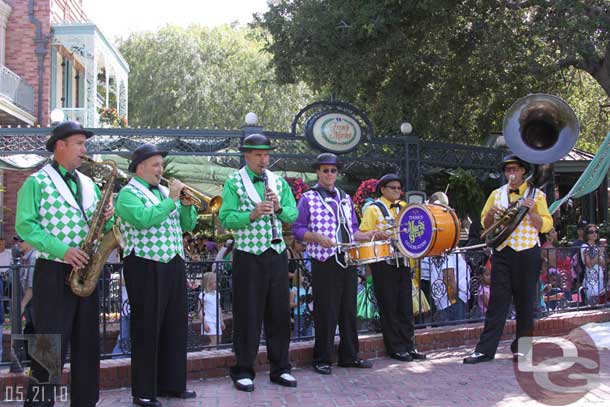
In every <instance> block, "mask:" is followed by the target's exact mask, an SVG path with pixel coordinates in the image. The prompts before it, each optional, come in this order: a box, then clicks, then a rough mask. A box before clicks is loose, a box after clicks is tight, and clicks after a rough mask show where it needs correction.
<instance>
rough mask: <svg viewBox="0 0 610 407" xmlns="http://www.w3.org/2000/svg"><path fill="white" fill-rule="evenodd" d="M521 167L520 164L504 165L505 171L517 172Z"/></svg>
mask: <svg viewBox="0 0 610 407" xmlns="http://www.w3.org/2000/svg"><path fill="white" fill-rule="evenodd" d="M520 168H521V167H520V166H518V165H517V166H514V167H510V166H506V167H504V171H505V172H517V171H519V169H520Z"/></svg>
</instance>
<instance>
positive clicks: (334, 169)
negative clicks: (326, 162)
mask: <svg viewBox="0 0 610 407" xmlns="http://www.w3.org/2000/svg"><path fill="white" fill-rule="evenodd" d="M321 171H322V172H323V173H324V174H328V173H331V174H336V173H337V169H336V168H324V169H323V170H321Z"/></svg>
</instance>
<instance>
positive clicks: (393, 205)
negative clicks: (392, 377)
mask: <svg viewBox="0 0 610 407" xmlns="http://www.w3.org/2000/svg"><path fill="white" fill-rule="evenodd" d="M401 192H402V180H401V179H400V177H399V176H398V175H396V174H386V175H384V176H383V177H381V178H380V179H379V183H378V184H377V194H378V195H380V198H379V199H377V200H376V201H375V202H374V203H373V204H371V205H369V206H367V208H366V209H365V210H364V214H363V216H362V223H361V225H360V230H361V231H364V232H367V231H377V232H376V237H378V238H381V239H384V240H385V239H389V237H390V234H391V231H390V230H389V229H388V228H389V227H391V226H393V225H395V220H396V217H397V216H398V213H399V212H400V209H401V208H403V207H404V206H406V203H405V202H404V201H401V200H400V195H401ZM370 266H371V271H372V274H373V288H374V290H375V298H376V299H377V307H378V309H379V316H380V318H381V328H382V332H383V343H384V344H385V348H386V352H387V354H388V355H389V356H390V357H391V358H393V359H396V360H400V361H405V362H411V361H413V360H423V359H426V355H424V354H423V353H420V352H418V351H417V350H416V349H415V341H414V339H415V334H414V330H415V327H414V323H413V301H412V293H411V291H412V284H411V271H410V269H409V268H408V267H407V265H405V262H404V259H403V258H399V259H398V264H397V262H396V259H392V260H387V261H385V260H384V261H380V262H377V263H372V264H371V265H370Z"/></svg>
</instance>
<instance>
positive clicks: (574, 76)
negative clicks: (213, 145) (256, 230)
mask: <svg viewBox="0 0 610 407" xmlns="http://www.w3.org/2000/svg"><path fill="white" fill-rule="evenodd" d="M255 26H257V27H259V28H262V30H260V31H259V33H260V35H261V36H263V38H264V40H265V43H266V49H267V50H268V51H269V52H270V53H271V54H272V55H273V66H274V68H275V70H276V73H277V77H278V80H279V81H280V82H281V83H298V82H299V81H305V82H306V83H308V84H309V85H310V86H312V88H313V89H315V90H316V91H318V92H329V91H334V92H336V93H337V95H338V97H339V98H341V99H343V100H347V101H349V102H351V103H354V104H356V105H357V106H358V107H360V108H361V109H363V110H364V111H366V112H367V113H368V114H369V116H370V117H371V119H372V120H373V123H374V124H375V126H376V128H377V132H382V133H383V132H391V133H396V132H397V129H398V126H399V124H400V123H401V122H402V121H405V120H409V121H411V122H412V123H413V125H414V128H415V129H416V131H417V133H418V134H419V135H420V136H422V137H424V138H433V139H436V140H442V141H453V142H466V143H475V144H479V143H480V142H481V141H482V139H483V138H484V137H485V136H486V135H487V134H488V133H489V132H493V131H500V130H501V127H502V118H503V116H504V112H505V111H506V109H508V107H509V106H510V105H511V104H512V103H513V102H514V101H515V100H516V99H517V98H520V97H522V96H525V95H527V94H529V93H536V92H544V93H554V94H557V95H559V96H561V97H563V98H565V99H566V100H567V101H568V102H569V103H570V104H572V106H573V107H574V108H575V110H576V111H577V114H578V115H579V117H580V119H581V126H582V128H583V137H582V141H581V145H585V146H588V147H589V148H594V147H595V145H597V144H599V142H600V141H601V139H603V138H604V137H605V135H606V133H607V132H608V131H609V130H610V128H608V118H609V116H610V115H609V112H610V102H609V99H608V95H610V40H609V33H608V29H609V27H610V2H609V1H607V0H587V1H584V0H583V1H577V0H556V1H552V2H551V1H546V0H531V1H527V0H512V1H510V0H503V1H497V0H461V1H453V0H433V1H432V0H430V1H421V0H380V1H368V0H276V1H274V2H272V3H271V4H270V8H269V11H268V12H266V13H264V14H262V15H258V16H257V19H256V23H255ZM587 143H589V144H587Z"/></svg>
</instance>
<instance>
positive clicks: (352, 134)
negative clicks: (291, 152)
mask: <svg viewBox="0 0 610 407" xmlns="http://www.w3.org/2000/svg"><path fill="white" fill-rule="evenodd" d="M305 136H306V137H307V139H308V140H309V142H310V143H312V144H313V145H314V146H315V147H317V148H319V149H320V150H322V151H327V152H330V153H335V154H345V153H349V152H350V151H352V150H353V149H355V148H356V147H357V146H358V144H359V143H360V141H361V140H362V128H361V127H360V123H358V121H357V120H356V119H355V118H354V117H353V116H351V115H349V114H347V113H341V112H336V111H322V112H318V113H317V114H315V115H313V116H311V117H310V118H309V119H308V120H307V124H306V126H305Z"/></svg>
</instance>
